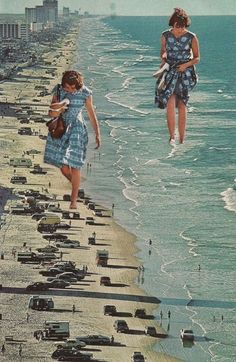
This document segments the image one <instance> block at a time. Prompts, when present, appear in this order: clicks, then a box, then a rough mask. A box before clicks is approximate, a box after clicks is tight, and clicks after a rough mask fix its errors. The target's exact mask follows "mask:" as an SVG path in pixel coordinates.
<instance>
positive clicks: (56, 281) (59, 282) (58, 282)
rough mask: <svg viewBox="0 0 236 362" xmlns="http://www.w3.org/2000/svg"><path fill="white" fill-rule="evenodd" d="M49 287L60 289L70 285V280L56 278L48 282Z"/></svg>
mask: <svg viewBox="0 0 236 362" xmlns="http://www.w3.org/2000/svg"><path fill="white" fill-rule="evenodd" d="M47 285H48V288H58V289H64V288H66V287H69V286H70V282H68V281H65V280H60V279H54V280H52V281H50V282H47Z"/></svg>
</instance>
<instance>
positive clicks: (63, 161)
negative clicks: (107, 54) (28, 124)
mask: <svg viewBox="0 0 236 362" xmlns="http://www.w3.org/2000/svg"><path fill="white" fill-rule="evenodd" d="M57 90H58V87H57V86H56V87H55V88H54V90H53V98H52V103H51V106H50V110H49V116H51V117H57V116H59V115H60V114H63V119H64V122H65V124H66V132H65V133H64V134H63V136H62V137H61V138H59V139H53V138H52V137H51V135H50V133H49V134H48V137H47V142H46V147H45V154H44V161H45V162H46V163H49V164H52V165H54V166H56V167H58V168H60V170H61V173H62V174H63V176H65V177H66V178H67V180H69V181H70V182H71V202H70V206H69V207H70V209H77V196H78V190H79V186H80V169H81V168H82V166H83V165H84V163H85V159H86V150H87V144H88V133H87V128H86V125H85V123H84V119H83V115H82V111H83V109H84V108H86V110H87V113H88V117H89V120H90V122H91V124H92V127H93V130H94V132H95V141H96V149H98V148H99V147H100V145H101V140H100V128H99V124H98V120H97V116H96V113H95V110H94V106H93V98H92V92H91V90H90V89H89V88H87V87H86V86H85V85H84V81H83V76H82V74H81V73H79V72H77V71H74V70H69V71H66V72H64V73H63V76H62V81H61V85H60V86H59V92H60V99H58V92H57ZM66 99H67V100H69V105H68V103H67V104H66V106H65V107H59V110H58V111H56V110H55V107H54V108H52V105H54V106H56V104H57V103H58V102H60V101H63V100H66Z"/></svg>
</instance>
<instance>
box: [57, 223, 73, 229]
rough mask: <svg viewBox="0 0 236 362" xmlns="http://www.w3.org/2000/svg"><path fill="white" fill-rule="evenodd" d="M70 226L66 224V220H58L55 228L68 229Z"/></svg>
mask: <svg viewBox="0 0 236 362" xmlns="http://www.w3.org/2000/svg"><path fill="white" fill-rule="evenodd" d="M70 228H71V226H70V225H69V224H67V223H66V222H60V224H58V225H57V229H66V230H68V229H70Z"/></svg>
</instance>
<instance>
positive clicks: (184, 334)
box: [180, 329, 194, 341]
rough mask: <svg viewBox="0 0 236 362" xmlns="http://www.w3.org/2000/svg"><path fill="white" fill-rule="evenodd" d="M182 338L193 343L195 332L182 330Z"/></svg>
mask: <svg viewBox="0 0 236 362" xmlns="http://www.w3.org/2000/svg"><path fill="white" fill-rule="evenodd" d="M180 338H181V339H182V340H183V341H193V340H194V334H193V331H192V330H191V329H181V331H180Z"/></svg>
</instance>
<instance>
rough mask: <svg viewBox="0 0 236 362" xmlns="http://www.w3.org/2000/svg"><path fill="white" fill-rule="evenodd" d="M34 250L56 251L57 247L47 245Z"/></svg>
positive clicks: (42, 251)
mask: <svg viewBox="0 0 236 362" xmlns="http://www.w3.org/2000/svg"><path fill="white" fill-rule="evenodd" d="M36 250H37V251H39V252H40V253H56V252H57V251H58V250H59V249H58V248H57V247H56V246H53V245H47V246H45V247H44V248H38V249H36Z"/></svg>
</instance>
